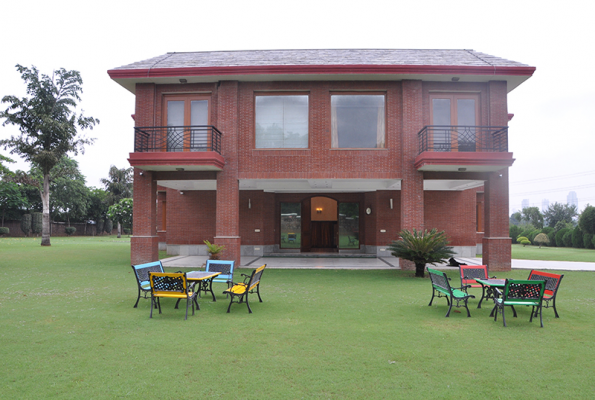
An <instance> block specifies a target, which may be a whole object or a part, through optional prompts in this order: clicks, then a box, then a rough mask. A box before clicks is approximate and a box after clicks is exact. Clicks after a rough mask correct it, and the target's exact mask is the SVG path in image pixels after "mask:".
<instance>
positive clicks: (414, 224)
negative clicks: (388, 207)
mask: <svg viewBox="0 0 595 400" xmlns="http://www.w3.org/2000/svg"><path fill="white" fill-rule="evenodd" d="M422 127H423V98H422V82H421V81H408V80H405V81H403V135H402V140H401V148H402V152H403V153H402V154H403V165H402V169H401V171H402V180H401V229H409V230H412V229H413V228H415V229H417V230H420V229H423V228H424V179H423V173H422V172H419V171H417V169H415V157H416V156H417V152H418V140H417V133H418V132H419V131H420V130H421V128H422ZM395 239H396V238H395ZM399 266H400V267H401V269H406V270H415V264H414V263H413V262H411V261H407V260H403V259H399Z"/></svg>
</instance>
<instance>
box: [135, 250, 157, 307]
mask: <svg viewBox="0 0 595 400" xmlns="http://www.w3.org/2000/svg"><path fill="white" fill-rule="evenodd" d="M132 270H133V271H134V277H135V278H136V283H137V286H138V297H137V298H136V303H134V307H133V308H136V306H137V305H138V301H139V300H140V295H141V292H142V293H143V295H144V298H145V299H148V297H147V295H148V294H149V293H150V292H151V283H150V282H149V272H164V271H163V264H161V261H153V262H150V263H145V264H139V265H132Z"/></svg>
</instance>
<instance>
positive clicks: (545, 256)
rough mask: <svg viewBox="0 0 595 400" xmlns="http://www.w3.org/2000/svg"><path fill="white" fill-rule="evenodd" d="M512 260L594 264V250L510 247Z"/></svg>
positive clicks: (514, 245) (518, 245) (516, 245)
mask: <svg viewBox="0 0 595 400" xmlns="http://www.w3.org/2000/svg"><path fill="white" fill-rule="evenodd" d="M512 258H514V259H520V260H544V261H548V260H551V261H580V262H595V250H591V249H574V248H569V247H545V246H544V247H542V248H539V246H525V247H523V246H522V245H520V244H513V245H512Z"/></svg>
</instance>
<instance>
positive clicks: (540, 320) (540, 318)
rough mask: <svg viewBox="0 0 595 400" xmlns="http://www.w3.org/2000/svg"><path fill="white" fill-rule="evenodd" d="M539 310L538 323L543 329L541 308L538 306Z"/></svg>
mask: <svg viewBox="0 0 595 400" xmlns="http://www.w3.org/2000/svg"><path fill="white" fill-rule="evenodd" d="M538 309H539V322H540V323H541V327H542V328H543V307H542V306H541V305H540V306H539V307H538Z"/></svg>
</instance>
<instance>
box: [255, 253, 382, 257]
mask: <svg viewBox="0 0 595 400" xmlns="http://www.w3.org/2000/svg"><path fill="white" fill-rule="evenodd" d="M267 257H270V258H377V257H376V254H365V253H317V252H311V253H266V254H264V255H263V256H262V258H267Z"/></svg>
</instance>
